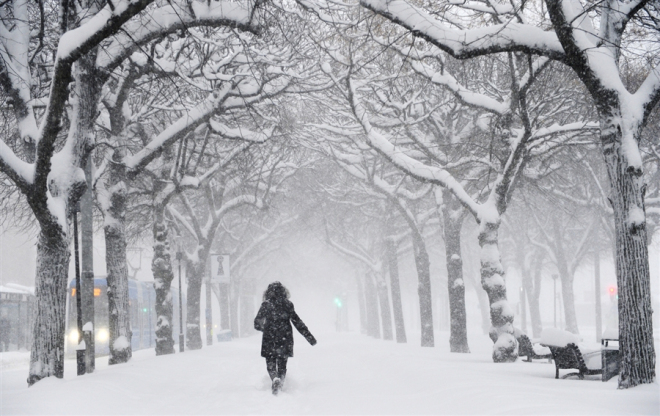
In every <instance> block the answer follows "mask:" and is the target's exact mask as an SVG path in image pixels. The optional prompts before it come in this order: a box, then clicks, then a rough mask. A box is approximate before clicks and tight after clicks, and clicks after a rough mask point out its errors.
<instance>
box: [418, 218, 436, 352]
mask: <svg viewBox="0 0 660 416" xmlns="http://www.w3.org/2000/svg"><path fill="white" fill-rule="evenodd" d="M413 249H414V250H413V251H414V254H415V266H417V278H418V280H419V285H418V286H417V292H418V294H419V317H420V325H421V329H422V347H433V345H434V343H435V341H434V336H433V299H432V297H431V270H430V262H429V254H428V252H427V251H426V244H425V243H424V240H423V239H422V236H421V235H420V234H419V233H418V232H416V231H415V230H413Z"/></svg>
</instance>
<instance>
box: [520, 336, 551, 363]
mask: <svg viewBox="0 0 660 416" xmlns="http://www.w3.org/2000/svg"><path fill="white" fill-rule="evenodd" d="M517 339H518V356H519V357H527V359H526V360H524V361H527V362H528V363H531V362H532V360H545V359H547V360H548V361H551V360H552V353H550V354H537V353H536V351H534V345H533V344H532V341H531V340H530V339H529V337H528V336H527V335H525V334H520V335H519V336H518V338H517Z"/></svg>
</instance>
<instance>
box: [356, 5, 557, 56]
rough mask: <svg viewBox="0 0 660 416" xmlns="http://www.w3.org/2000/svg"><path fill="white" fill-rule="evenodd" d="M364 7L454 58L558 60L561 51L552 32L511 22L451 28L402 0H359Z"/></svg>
mask: <svg viewBox="0 0 660 416" xmlns="http://www.w3.org/2000/svg"><path fill="white" fill-rule="evenodd" d="M360 4H361V5H362V6H364V7H365V8H367V9H369V10H371V11H373V12H374V13H376V14H379V15H381V16H383V17H386V18H387V19H389V20H391V21H392V22H394V23H397V24H399V25H401V26H402V27H404V28H406V29H408V30H410V31H411V32H412V33H413V35H415V36H419V37H421V38H423V39H425V40H427V41H428V42H430V43H432V44H434V45H436V46H437V47H438V48H440V49H442V50H444V51H445V52H447V53H449V54H450V55H452V56H454V57H455V58H459V59H464V58H470V57H474V56H481V55H487V54H491V53H496V52H508V51H522V52H527V53H533V54H537V55H543V56H548V57H550V58H552V59H561V58H562V57H563V56H564V49H563V48H562V45H561V43H560V42H559V40H558V39H557V36H556V35H555V33H554V32H552V31H545V30H543V29H542V28H540V27H536V26H531V25H528V24H523V23H518V22H515V21H513V20H511V21H507V22H505V23H502V24H495V25H492V26H488V27H484V28H476V29H463V30H460V29H451V28H449V27H447V26H445V25H443V24H442V23H441V22H440V21H439V20H437V19H436V18H435V17H434V16H433V15H431V14H430V13H428V12H426V11H424V10H422V9H420V8H418V7H416V6H413V5H411V4H409V3H407V2H406V1H403V0H360Z"/></svg>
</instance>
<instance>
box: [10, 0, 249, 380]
mask: <svg viewBox="0 0 660 416" xmlns="http://www.w3.org/2000/svg"><path fill="white" fill-rule="evenodd" d="M184 3H185V4H184ZM39 4H42V3H39ZM31 7H34V6H31V5H30V3H29V2H28V1H27V0H14V1H10V2H5V3H4V4H3V7H2V9H1V12H0V13H1V15H0V16H1V22H0V40H1V41H0V55H1V56H2V59H0V74H1V75H0V79H1V82H0V83H1V84H2V88H3V89H4V91H5V93H6V94H7V95H9V96H11V99H12V106H13V110H14V114H15V123H16V128H17V130H18V136H19V137H20V138H21V140H20V142H21V143H20V144H21V147H23V149H21V150H23V151H19V149H18V147H17V146H10V144H8V143H7V142H5V141H4V140H3V141H1V142H0V170H1V171H2V172H3V174H5V175H6V176H7V177H8V178H9V179H10V180H11V181H12V182H14V184H15V185H16V186H17V187H18V188H19V189H20V190H21V192H22V193H23V195H25V198H26V200H27V201H28V204H29V205H30V208H31V210H32V212H33V213H34V215H35V217H36V219H37V221H38V222H39V225H40V233H39V244H38V258H37V273H36V275H37V279H36V287H37V288H36V295H37V306H36V313H35V326H34V334H35V336H34V342H33V346H32V352H31V358H30V375H29V377H28V384H29V385H32V384H34V383H35V382H36V381H38V380H40V379H42V378H44V377H48V376H51V375H55V376H56V377H62V372H63V352H64V321H65V320H64V313H65V298H66V281H67V271H68V262H69V257H70V255H69V237H70V230H69V219H68V217H69V212H70V210H71V208H72V207H73V206H74V205H75V204H76V203H77V202H78V200H79V198H80V196H81V195H82V193H83V191H84V190H85V187H86V181H85V176H84V174H83V171H82V169H81V166H83V163H84V161H85V160H86V158H87V157H88V155H89V151H90V150H91V148H92V147H93V137H94V122H95V120H96V117H97V106H98V102H99V98H100V89H101V86H102V84H103V83H102V82H99V78H98V76H99V75H101V76H102V75H103V73H100V72H99V71H98V69H99V67H102V66H103V65H99V64H98V61H97V60H98V59H103V57H108V56H109V57H110V60H121V59H122V56H125V55H126V54H127V53H129V51H132V50H133V49H135V48H136V47H138V46H139V45H140V44H141V42H144V41H146V39H152V38H153V37H154V36H156V35H158V34H161V33H163V30H164V28H165V31H167V29H166V28H168V27H169V28H170V30H171V31H173V30H176V29H175V28H173V27H172V26H173V24H172V22H173V21H176V22H177V28H178V27H180V26H178V25H180V24H181V22H188V23H189V24H191V25H193V24H194V22H197V23H198V24H204V23H202V22H205V23H207V24H214V25H227V26H233V27H240V28H243V29H248V30H256V16H255V10H256V9H255V4H251V3H249V2H214V3H213V4H208V3H202V2H187V3H186V2H176V1H174V2H168V3H166V4H157V3H155V2H152V1H150V0H133V1H129V0H120V1H112V2H97V1H83V2H76V3H73V2H62V3H60V4H58V5H54V4H52V3H50V2H49V3H48V8H49V10H50V11H52V10H53V9H56V10H57V13H52V15H55V14H56V15H57V16H58V18H59V20H58V21H57V22H58V26H55V25H53V24H48V25H44V26H41V25H40V22H42V21H44V20H42V19H45V17H46V16H45V15H44V13H45V10H46V8H45V7H44V8H43V9H41V10H39V9H38V8H37V11H36V12H34V10H32V11H31ZM174 16H176V19H172V17H174ZM51 23H52V22H51ZM168 23H169V24H168ZM39 27H44V28H47V29H48V31H49V32H48V33H44V31H45V30H44V31H42V30H38V29H37V30H33V29H34V28H39ZM119 38H122V39H119ZM45 39H48V40H49V42H48V43H45V42H44V40H45ZM99 47H102V50H103V51H105V52H107V53H103V54H102V53H99ZM37 55H44V56H42V57H41V58H39V59H36V58H35V59H33V57H35V56H37ZM41 61H45V63H46V67H50V68H51V69H50V70H47V71H43V70H40V69H38V65H37V64H38V63H41ZM40 77H43V78H44V81H43V83H42V82H39V83H38V82H37V80H39V81H41V78H40ZM37 84H39V85H42V86H43V85H47V86H48V87H47V88H38V89H33V88H32V86H33V85H37ZM70 86H71V88H70ZM37 101H41V102H42V103H45V104H46V107H45V109H44V110H43V112H38V111H35V104H36V102H37ZM67 104H68V105H69V106H70V107H69V108H70V110H69V111H68V113H69V114H67ZM23 144H25V146H23ZM12 147H13V148H12Z"/></svg>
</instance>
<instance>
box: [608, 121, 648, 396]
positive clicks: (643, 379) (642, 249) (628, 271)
mask: <svg viewBox="0 0 660 416" xmlns="http://www.w3.org/2000/svg"><path fill="white" fill-rule="evenodd" d="M610 110H615V111H612V112H611V113H608V114H609V117H608V116H607V115H605V116H603V114H602V111H601V142H602V147H603V155H604V157H605V164H606V166H607V172H608V176H609V179H610V185H611V188H612V192H611V196H610V198H611V199H610V202H611V204H612V208H613V211H614V229H615V233H616V274H617V287H618V292H617V293H618V296H619V303H618V307H619V350H620V353H621V372H620V373H619V388H629V387H634V386H636V385H639V384H648V383H653V382H654V380H655V359H656V357H655V348H654V345H653V325H652V320H651V317H652V312H653V311H652V308H651V288H650V280H651V276H650V272H649V254H648V246H647V229H646V213H645V207H644V193H645V190H646V185H645V184H644V183H643V182H642V171H641V167H639V168H636V167H635V166H631V165H630V164H629V163H628V162H629V161H628V160H627V158H626V154H624V150H623V149H622V140H623V135H625V134H629V135H633V138H631V139H629V140H634V141H635V143H639V136H640V132H639V131H636V132H631V131H625V126H623V125H622V123H621V115H620V113H621V111H620V109H618V108H616V109H613V108H610ZM627 150H630V149H627Z"/></svg>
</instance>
